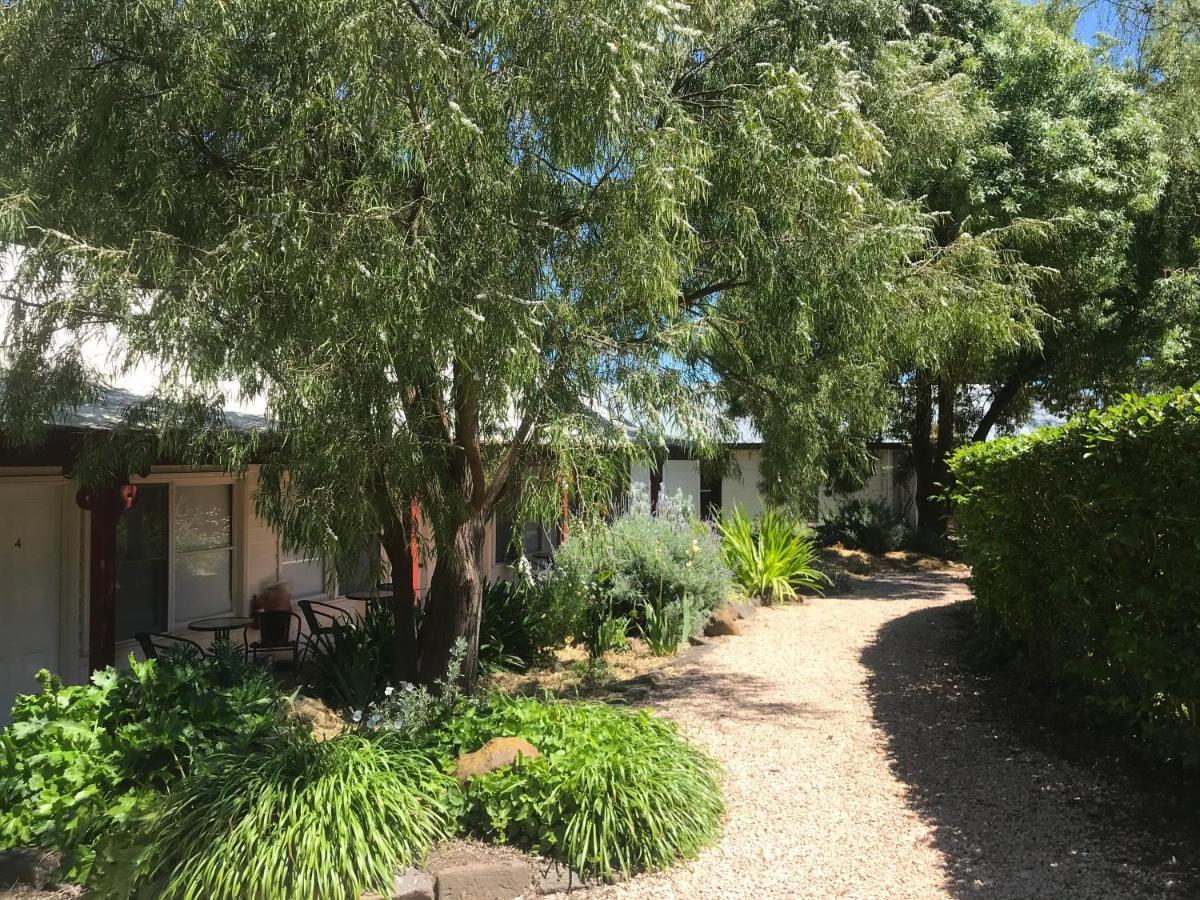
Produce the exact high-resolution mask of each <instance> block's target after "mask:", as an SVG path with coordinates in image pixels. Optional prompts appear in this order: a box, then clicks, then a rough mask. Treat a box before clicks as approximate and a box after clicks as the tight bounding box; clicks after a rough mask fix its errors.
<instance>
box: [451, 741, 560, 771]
mask: <svg viewBox="0 0 1200 900" xmlns="http://www.w3.org/2000/svg"><path fill="white" fill-rule="evenodd" d="M541 755H542V754H540V753H539V752H538V749H537V747H535V746H533V744H531V743H529V741H527V740H524V739H523V738H519V737H498V738H492V739H491V740H490V741H488V742H487V743H486V744H484V745H483V746H482V747H480V748H479V749H478V750H476V751H475V752H474V753H464V754H463V755H462V756H460V757H459V758H458V761H457V762H456V763H455V764H454V774H455V775H456V776H457V777H458V780H459V781H460V782H464V781H466V780H467V779H468V778H472V777H474V776H476V775H486V774H487V773H488V772H494V771H496V770H497V769H503V768H504V767H505V766H511V765H512V764H513V763H514V762H516V761H517V757H518V756H520V757H523V758H525V759H537V758H538V757H539V756H541Z"/></svg>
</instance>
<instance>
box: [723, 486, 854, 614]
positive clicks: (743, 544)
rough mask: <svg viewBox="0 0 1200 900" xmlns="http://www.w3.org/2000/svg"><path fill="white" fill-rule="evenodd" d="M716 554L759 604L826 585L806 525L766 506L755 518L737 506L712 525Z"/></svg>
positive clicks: (826, 582) (814, 546)
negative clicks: (716, 533) (717, 536)
mask: <svg viewBox="0 0 1200 900" xmlns="http://www.w3.org/2000/svg"><path fill="white" fill-rule="evenodd" d="M717 529H718V531H719V532H720V533H721V552H722V554H723V555H724V557H725V562H726V564H728V566H729V568H730V569H732V570H733V577H734V578H735V579H736V581H737V582H738V584H740V585H741V587H742V590H744V591H745V592H746V593H747V594H748V595H749V596H751V597H758V598H759V599H761V600H762V601H763V602H764V603H777V602H780V601H785V600H795V599H796V598H797V597H798V596H799V595H798V593H797V591H798V590H800V589H802V588H807V589H810V590H815V591H820V589H821V588H823V587H825V586H826V585H828V584H829V583H830V581H829V578H828V577H827V576H826V575H825V574H824V573H823V572H821V571H820V570H819V569H818V568H817V566H816V563H817V546H816V543H815V542H814V541H813V539H812V536H811V535H810V533H809V531H808V529H807V528H805V527H804V526H803V525H801V524H800V523H799V522H796V521H793V520H791V519H788V518H786V517H785V516H783V515H782V514H780V513H779V512H777V511H776V510H773V509H768V510H767V511H766V512H764V513H763V514H762V515H761V516H759V517H758V518H757V519H756V520H755V521H753V522H752V521H751V520H750V519H748V518H747V517H746V516H745V514H744V513H742V511H741V510H740V509H738V508H737V507H734V509H733V511H732V512H730V513H729V514H727V515H726V516H724V517H722V519H721V521H720V522H719V523H718V524H717Z"/></svg>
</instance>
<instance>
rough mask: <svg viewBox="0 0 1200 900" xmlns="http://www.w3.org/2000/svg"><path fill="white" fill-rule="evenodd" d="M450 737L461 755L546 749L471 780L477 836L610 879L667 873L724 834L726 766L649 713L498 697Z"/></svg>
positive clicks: (466, 717)
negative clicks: (501, 745) (507, 740)
mask: <svg viewBox="0 0 1200 900" xmlns="http://www.w3.org/2000/svg"><path fill="white" fill-rule="evenodd" d="M450 731H451V734H452V737H453V739H454V741H455V743H456V746H457V749H459V750H460V751H472V750H476V749H478V748H479V747H480V746H482V745H483V744H484V743H486V742H487V741H488V740H489V739H491V738H492V737H495V736H496V735H513V736H517V737H521V738H524V739H525V740H527V741H529V742H530V743H531V744H533V745H534V746H535V747H537V748H538V750H539V751H540V752H541V756H539V757H538V758H536V759H528V760H526V759H522V760H519V761H518V762H517V763H515V764H514V765H512V766H508V767H506V768H503V769H498V770H496V771H494V772H491V773H488V774H486V775H481V776H478V777H475V778H472V779H470V780H469V781H468V782H467V783H466V784H465V786H464V788H463V790H464V793H465V797H466V809H467V811H466V824H467V826H468V827H469V828H471V829H472V830H473V831H474V832H475V833H477V834H478V835H479V836H480V837H483V838H486V839H491V840H495V841H503V842H507V843H512V844H515V845H517V846H521V847H526V848H528V849H530V850H533V851H535V852H538V853H541V854H543V855H546V856H549V857H552V858H554V859H557V860H559V861H560V862H562V863H564V864H566V865H568V866H570V868H571V869H573V870H574V871H576V872H579V873H582V874H587V875H593V876H599V877H610V876H612V875H614V874H615V873H618V872H619V873H622V874H625V875H628V874H631V873H634V872H638V871H643V870H649V869H661V868H664V867H666V866H669V865H671V864H672V863H675V862H677V861H678V860H680V859H684V858H687V857H691V856H694V855H695V854H696V853H697V852H698V851H699V850H700V849H701V848H703V847H705V846H706V845H708V844H710V843H712V842H713V841H715V840H716V838H717V837H718V835H719V833H720V826H721V816H722V812H723V805H722V802H721V796H720V791H719V788H718V778H719V770H718V767H717V764H716V763H715V762H714V761H713V760H712V759H711V758H710V757H708V756H707V755H705V754H704V753H703V752H701V751H700V750H698V749H696V748H695V747H692V746H691V745H690V744H688V743H687V742H686V741H684V740H683V738H682V737H680V735H679V732H678V731H677V729H676V727H675V725H674V724H672V723H671V722H669V721H667V720H666V719H662V718H660V717H658V716H656V715H654V714H653V713H651V712H649V711H646V710H639V711H634V710H626V709H617V708H614V707H611V706H607V705H604V704H597V703H581V702H573V701H554V700H550V699H548V698H547V699H538V698H532V697H505V696H499V695H498V696H494V697H491V698H489V699H488V700H487V701H485V702H483V703H481V704H479V705H478V706H476V707H472V708H471V709H469V710H467V711H466V712H464V714H463V715H461V716H460V717H459V718H458V719H457V720H456V721H455V722H454V723H453V724H452V725H451V727H450Z"/></svg>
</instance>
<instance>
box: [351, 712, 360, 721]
mask: <svg viewBox="0 0 1200 900" xmlns="http://www.w3.org/2000/svg"><path fill="white" fill-rule="evenodd" d="M350 718H351V719H353V720H354V721H355V722H361V721H362V710H361V709H356V710H355V711H354V713H353V714H352V715H351V716H350Z"/></svg>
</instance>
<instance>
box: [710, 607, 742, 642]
mask: <svg viewBox="0 0 1200 900" xmlns="http://www.w3.org/2000/svg"><path fill="white" fill-rule="evenodd" d="M741 633H742V626H741V625H739V624H738V614H737V611H736V610H734V609H733V608H732V607H729V606H722V607H721V608H720V609H717V610H714V611H713V614H712V615H711V616H710V617H709V619H708V624H707V625H705V626H704V634H705V635H706V636H707V637H720V636H722V635H730V634H741Z"/></svg>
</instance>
